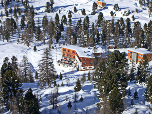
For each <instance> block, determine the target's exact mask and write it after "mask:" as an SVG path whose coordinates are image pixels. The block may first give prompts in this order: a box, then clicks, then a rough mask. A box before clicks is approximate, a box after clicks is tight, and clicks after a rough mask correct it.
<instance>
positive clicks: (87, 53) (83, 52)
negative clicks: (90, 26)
mask: <svg viewBox="0 0 152 114" xmlns="http://www.w3.org/2000/svg"><path fill="white" fill-rule="evenodd" d="M63 48H67V49H71V50H75V51H76V52H77V54H78V55H79V57H86V58H95V57H94V55H93V53H105V52H106V51H105V50H106V49H103V48H102V47H96V49H95V50H94V47H89V48H84V47H79V46H75V45H67V46H63Z"/></svg>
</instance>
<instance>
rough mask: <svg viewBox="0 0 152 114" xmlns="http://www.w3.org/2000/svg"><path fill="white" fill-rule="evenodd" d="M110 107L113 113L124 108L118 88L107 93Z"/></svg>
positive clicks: (119, 111)
mask: <svg viewBox="0 0 152 114" xmlns="http://www.w3.org/2000/svg"><path fill="white" fill-rule="evenodd" d="M109 104H110V109H111V110H112V112H113V113H121V112H123V110H124V104H123V100H122V95H121V93H120V92H119V90H118V88H114V89H113V90H112V91H111V93H110V95H109Z"/></svg>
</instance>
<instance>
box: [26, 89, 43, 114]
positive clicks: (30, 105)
mask: <svg viewBox="0 0 152 114" xmlns="http://www.w3.org/2000/svg"><path fill="white" fill-rule="evenodd" d="M24 113H26V114H40V111H39V103H38V99H37V98H36V96H35V95H33V93H32V89H31V88H29V90H28V91H27V92H26V94H25V97H24Z"/></svg>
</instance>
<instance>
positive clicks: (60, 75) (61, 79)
mask: <svg viewBox="0 0 152 114" xmlns="http://www.w3.org/2000/svg"><path fill="white" fill-rule="evenodd" d="M60 80H62V74H61V72H60Z"/></svg>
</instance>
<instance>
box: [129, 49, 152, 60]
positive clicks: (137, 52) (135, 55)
mask: <svg viewBox="0 0 152 114" xmlns="http://www.w3.org/2000/svg"><path fill="white" fill-rule="evenodd" d="M144 56H146V57H147V59H148V61H151V60H152V52H150V51H148V50H147V49H145V48H129V49H128V60H130V61H134V62H136V63H139V62H140V61H141V62H142V61H143V57H144Z"/></svg>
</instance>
